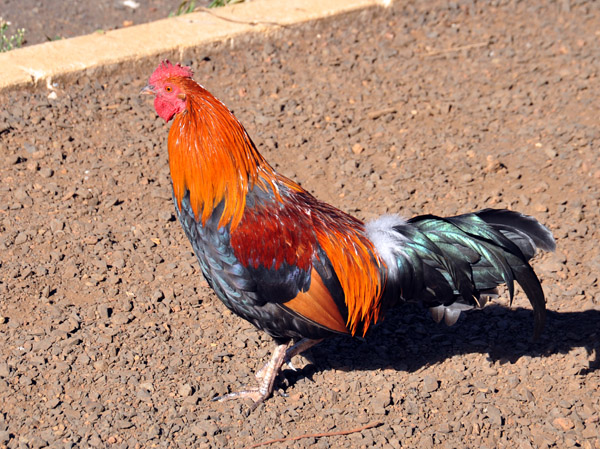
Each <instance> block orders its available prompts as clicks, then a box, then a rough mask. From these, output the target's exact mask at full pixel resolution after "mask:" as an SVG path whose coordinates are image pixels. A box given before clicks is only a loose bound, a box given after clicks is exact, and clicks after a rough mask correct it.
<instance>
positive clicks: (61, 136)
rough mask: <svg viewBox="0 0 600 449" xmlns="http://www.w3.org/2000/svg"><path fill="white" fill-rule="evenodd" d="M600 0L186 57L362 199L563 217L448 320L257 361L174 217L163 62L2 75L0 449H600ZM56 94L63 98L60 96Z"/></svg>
mask: <svg viewBox="0 0 600 449" xmlns="http://www.w3.org/2000/svg"><path fill="white" fill-rule="evenodd" d="M599 38H600V3H598V2H591V1H590V2H587V1H570V2H569V1H560V2H545V1H527V2H514V1H510V2H504V1H500V2H498V1H493V2H477V3H475V2H468V1H458V2H446V1H441V0H440V1H429V2H405V1H402V2H397V3H396V4H395V5H394V6H393V7H391V8H389V9H379V8H376V9H370V10H367V11H362V12H357V13H353V14H349V15H345V16H342V17H336V18H333V19H328V20H325V21H321V22H317V23H309V24H304V25H302V26H297V27H291V28H282V29H280V30H279V31H277V32H275V33H273V34H270V35H268V36H262V35H255V36H249V37H244V38H240V39H236V40H235V41H233V42H227V43H224V44H223V45H215V46H211V47H206V48H199V49H197V50H195V51H194V52H191V53H189V54H186V55H185V57H184V60H183V62H184V63H187V64H191V65H192V66H193V67H194V69H195V72H196V79H197V80H198V81H200V82H201V83H202V84H203V85H204V86H205V87H207V88H208V89H209V90H211V91H212V92H213V93H215V94H216V95H217V96H218V97H219V98H221V99H222V100H223V101H224V102H225V103H226V104H227V105H228V106H229V107H230V108H232V109H233V110H234V111H235V113H236V115H237V116H238V117H239V118H240V120H241V121H242V122H243V123H244V124H245V125H246V126H247V129H248V131H249V133H250V135H251V136H253V138H254V139H255V141H256V143H257V145H258V146H259V148H260V150H261V152H262V153H263V154H264V155H265V156H266V157H267V158H268V159H269V160H270V161H271V162H272V164H274V166H275V167H276V168H277V169H278V170H280V171H281V172H283V173H285V174H287V175H288V176H290V177H292V178H293V179H295V180H297V181H298V182H300V183H302V185H303V186H305V187H306V188H307V189H308V190H310V191H311V192H313V193H314V194H315V195H316V196H318V197H320V198H322V199H324V200H326V201H328V202H330V203H332V204H334V205H336V206H338V207H340V208H342V209H344V210H346V211H348V212H350V213H352V214H355V215H356V216H358V217H360V218H363V219H369V218H372V217H374V216H376V215H378V214H382V213H386V212H398V213H400V214H402V215H404V216H407V217H408V216H412V215H414V214H420V213H435V214H455V213H460V212H467V211H472V210H477V209H480V208H485V207H507V208H510V209H515V210H519V211H522V212H525V213H528V214H531V215H534V216H536V217H537V218H538V219H540V220H541V221H542V222H543V223H545V224H546V225H548V226H549V227H550V228H551V229H552V230H553V232H554V233H555V236H556V238H557V244H558V249H557V251H556V253H554V254H546V255H542V256H540V257H538V258H536V260H534V261H533V265H534V267H535V269H536V271H537V272H538V274H539V276H540V277H541V279H542V282H543V286H544V289H545V292H546V295H547V301H548V308H549V313H548V322H547V326H546V329H545V332H544V334H543V335H542V337H541V339H540V340H539V341H538V342H536V343H532V342H531V335H532V330H533V323H532V314H531V311H530V308H529V306H528V304H527V300H526V299H525V298H524V296H523V294H522V293H521V292H519V293H518V294H517V297H516V299H515V303H514V304H513V307H512V308H509V307H508V304H507V302H508V301H507V300H506V299H502V300H500V301H499V302H498V304H496V305H491V306H488V307H486V308H485V309H484V310H482V311H479V312H473V313H469V314H467V315H466V316H464V317H462V318H461V320H460V322H459V323H458V325H457V326H455V327H451V328H448V327H445V326H443V325H442V326H439V325H436V324H435V323H434V322H433V321H432V320H431V319H430V317H429V316H428V314H427V313H426V311H425V310H422V309H421V308H419V307H417V306H406V307H402V308H399V309H396V310H395V311H393V312H392V313H391V314H390V315H388V316H387V318H386V320H385V321H384V323H382V324H381V325H380V326H378V327H377V328H376V329H373V331H372V332H371V333H370V334H369V335H368V337H367V338H366V339H364V340H361V339H354V340H353V339H349V338H348V339H344V338H338V339H333V340H331V341H327V342H324V343H322V344H320V345H319V346H316V347H315V348H314V349H312V350H311V351H310V352H309V353H308V354H306V357H299V358H298V359H297V360H296V361H295V362H296V365H297V367H298V368H299V370H298V371H297V372H293V371H291V370H285V371H284V373H283V376H281V379H280V382H279V383H278V387H277V392H276V393H275V395H274V397H272V398H271V399H270V400H268V401H267V402H266V403H265V404H264V405H263V406H261V407H259V408H258V409H257V410H256V411H254V412H253V413H252V414H250V416H249V417H245V416H244V411H245V410H246V409H247V407H248V404H247V403H244V402H240V403H236V402H228V403H215V402H212V401H211V399H212V398H213V397H214V396H216V395H220V394H223V393H226V392H228V391H231V390H237V389H240V388H241V387H242V386H243V385H245V384H246V383H249V382H251V381H252V380H253V371H254V370H255V369H256V368H257V367H259V366H261V364H262V363H263V362H264V360H265V359H266V358H267V357H268V355H269V352H270V350H271V345H272V343H271V341H270V339H269V338H268V337H266V336H265V335H263V334H261V333H259V332H257V331H256V330H255V329H254V328H252V327H251V326H250V325H249V324H248V323H246V322H245V321H243V320H241V319H239V318H237V317H236V316H233V315H232V314H231V313H229V312H228V311H227V310H226V309H225V308H224V307H223V306H222V304H221V303H220V302H219V300H218V299H217V298H216V297H215V295H214V294H213V293H212V292H211V291H210V289H209V288H208V286H207V284H206V283H205V282H204V281H203V279H202V276H201V274H200V271H199V268H198V266H197V264H196V262H195V260H194V256H193V254H192V252H191V248H190V245H189V243H188V242H187V241H186V240H185V237H184V235H183V232H182V230H181V229H180V226H179V224H178V223H177V222H176V221H175V219H174V209H173V205H172V201H171V187H170V180H169V172H168V164H167V154H166V148H165V146H166V136H167V132H168V125H166V124H165V123H164V122H162V121H161V120H160V119H158V118H157V117H156V115H155V113H154V110H153V107H152V104H151V102H150V101H149V100H148V99H147V98H146V97H143V98H142V97H140V96H139V95H138V92H139V90H140V89H141V88H142V87H143V86H144V85H145V83H146V80H147V77H148V76H149V74H150V73H151V72H152V70H153V69H154V67H155V66H156V64H157V63H158V59H157V60H153V61H142V62H139V63H134V64H133V63H132V64H131V65H129V66H123V67H120V68H119V69H118V70H117V71H113V72H110V73H109V72H100V71H97V72H87V73H82V74H81V75H80V76H79V77H77V78H73V79H65V80H56V81H57V84H56V85H55V86H54V90H53V91H50V90H47V89H46V88H45V87H43V88H40V89H37V90H31V91H30V90H24V91H12V92H4V93H2V94H0V104H2V105H3V107H2V110H1V111H0V158H1V159H0V161H1V163H0V177H1V179H2V183H1V185H0V296H1V301H0V447H7V448H32V449H38V448H43V447H52V448H71V447H82V448H85V447H96V448H102V447H114V448H123V449H125V448H141V447H144V448H145V447H160V448H163V447H164V448H166V447H181V448H191V447H194V448H196V447H198V448H226V447H232V448H243V447H248V446H250V445H252V444H255V443H261V442H265V441H268V440H271V439H274V438H292V437H296V436H301V435H307V434H315V433H330V432H337V431H344V430H352V429H357V428H360V427H363V426H365V425H367V424H372V423H380V425H378V426H377V427H373V428H371V429H368V430H362V431H357V432H353V433H350V434H348V435H339V436H324V437H308V438H303V439H300V440H297V441H293V442H292V441H287V442H283V443H276V444H274V445H273V447H278V448H288V447H290V448H308V447H316V448H370V447H373V446H375V447H382V448H399V447H403V448H432V447H440V448H463V447H468V448H474V447H477V448H479V447H481V448H490V449H491V448H511V449H512V448H523V449H529V448H549V447H555V448H577V447H581V448H585V449H591V448H595V449H600V414H599V413H600V412H599V410H600V394H599V393H598V389H599V387H600V385H599V384H600V375H599V372H600V371H599V367H600V361H599V358H598V351H600V334H599V332H600V331H599V324H600V286H599V281H598V272H599V270H600V248H599V247H598V244H597V243H598V240H599V238H600V231H599V230H598V227H597V223H598V222H600V213H599V205H600V204H599V200H600V160H599V158H598V147H599V145H600V129H599V127H598V117H599V116H600V110H599V102H598V98H599V94H600V83H599V79H598V75H599V71H600V51H599V48H600V46H599V45H598V41H599ZM54 96H56V98H54Z"/></svg>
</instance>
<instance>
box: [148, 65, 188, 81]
mask: <svg viewBox="0 0 600 449" xmlns="http://www.w3.org/2000/svg"><path fill="white" fill-rule="evenodd" d="M193 75H194V72H192V69H190V68H189V67H184V66H182V65H181V64H175V65H173V64H171V63H170V62H169V60H168V59H165V60H164V61H163V62H161V63H160V64H159V65H158V67H157V68H156V70H155V71H154V73H153V74H152V75H151V76H150V80H149V83H150V84H151V85H152V84H155V83H156V82H157V81H164V80H166V79H168V78H173V77H176V76H178V77H181V78H191V77H192V76H193Z"/></svg>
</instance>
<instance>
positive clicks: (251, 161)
mask: <svg viewBox="0 0 600 449" xmlns="http://www.w3.org/2000/svg"><path fill="white" fill-rule="evenodd" d="M192 76H193V73H192V70H191V69H190V68H188V67H184V66H181V65H179V64H176V65H174V64H171V63H170V62H169V61H164V62H162V63H161V64H160V65H159V66H158V68H157V69H156V70H155V71H154V72H153V73H152V75H151V76H150V79H149V83H148V85H147V86H146V87H145V88H144V89H143V90H142V92H143V93H148V94H151V95H154V107H155V109H156V113H157V114H158V115H159V116H160V117H161V118H162V119H164V120H165V121H166V122H169V121H170V120H171V119H173V123H172V125H171V128H170V131H169V137H168V152H169V166H170V171H171V178H172V183H173V197H174V202H175V209H176V213H177V216H178V218H179V220H180V222H181V225H182V226H183V230H184V232H185V234H186V236H187V238H188V239H189V241H190V243H191V245H192V247H193V249H194V252H195V254H196V256H197V259H198V262H199V264H200V267H201V269H202V273H203V274H204V277H205V278H206V280H207V281H208V283H209V285H210V286H211V287H212V288H213V289H214V291H215V293H216V294H217V296H218V297H219V299H220V300H221V301H222V302H223V303H224V304H225V306H226V307H227V308H229V309H230V310H231V311H232V312H233V313H235V314H237V315H239V316H240V317H242V318H244V319H246V320H248V321H249V322H250V323H252V324H253V325H254V326H256V327H257V328H258V329H261V330H263V331H265V332H266V333H267V334H269V335H270V336H271V337H272V338H273V340H274V341H275V343H276V347H275V350H274V351H273V354H272V356H271V359H270V360H269V361H268V362H267V363H266V364H265V365H264V367H263V368H262V369H260V370H259V371H258V372H257V373H256V378H257V380H258V386H256V387H254V388H247V389H245V390H243V391H240V392H235V393H229V394H226V395H224V396H221V397H218V398H215V399H216V400H227V399H232V398H240V397H249V398H251V399H252V400H253V401H254V403H253V406H252V408H254V407H256V406H257V405H258V404H260V403H261V402H263V401H264V400H265V399H266V398H268V397H269V396H270V395H271V393H272V392H273V387H274V383H275V379H276V377H277V375H278V373H279V371H280V370H281V368H282V366H283V364H284V363H288V364H289V365H290V367H292V365H291V359H292V357H294V356H295V355H297V354H299V353H301V352H302V351H304V350H306V349H308V348H310V347H311V346H313V345H314V344H316V343H318V342H320V341H321V340H322V339H324V338H328V337H333V336H336V335H350V336H355V335H359V336H364V334H365V333H366V332H367V330H368V329H369V328H371V326H373V325H374V324H376V323H377V322H379V321H381V320H382V318H383V316H384V314H385V311H386V310H387V309H388V308H389V307H391V306H394V305H396V304H398V303H403V302H408V301H412V302H420V303H422V304H423V305H424V306H426V307H427V308H429V309H430V311H431V313H432V315H433V317H434V319H435V320H436V321H437V322H440V321H442V320H443V321H445V322H446V323H447V324H448V325H452V324H454V323H455V322H456V321H457V319H458V317H459V315H460V314H461V312H463V311H465V310H468V309H472V308H479V307H482V306H483V305H484V304H485V302H486V300H487V298H489V297H490V296H494V295H496V294H497V290H496V287H497V286H499V285H501V284H505V285H506V286H507V289H508V292H509V295H510V299H511V301H512V298H513V294H514V281H517V282H518V283H519V284H520V285H521V287H522V288H523V290H524V292H525V294H526V295H527V297H528V299H529V301H530V303H531V305H532V307H533V313H534V318H535V332H534V335H535V337H537V336H539V334H540V332H541V330H542V327H543V325H544V320H545V312H546V308H545V299H544V293H543V290H542V287H541V285H540V282H539V280H538V278H537V276H536V274H535V273H534V271H533V269H532V268H531V266H530V265H529V262H528V261H529V260H530V259H531V258H532V257H533V256H534V254H535V252H536V249H538V248H539V249H542V250H547V251H553V250H554V248H555V242H554V238H553V236H552V234H551V232H550V231H549V230H548V229H547V228H546V227H544V226H543V225H542V224H540V223H539V222H538V221H537V220H535V219H534V218H532V217H529V216H526V215H522V214H520V213H517V212H512V211H508V210H493V209H485V210H481V211H479V212H475V213H470V214H465V215H458V216H454V217H445V218H443V217H437V216H434V215H422V216H417V217H414V218H412V219H410V220H404V219H402V218H400V217H399V216H395V215H388V216H382V217H380V218H378V219H375V220H373V221H370V222H368V223H363V222H362V221H361V220H359V219H357V218H354V217H352V216H351V215H349V214H347V213H345V212H343V211H341V210H339V209H336V208H335V207H333V206H330V205H329V204H327V203H325V202H323V201H319V200H318V199H316V198H315V197H313V196H312V195H311V194H309V193H308V192H307V191H306V190H305V189H303V188H302V187H300V186H299V185H298V184H297V183H295V182H294V181H292V180H290V179H288V178H286V177H285V176H283V175H281V174H279V173H277V172H276V171H275V170H274V169H273V167H271V166H270V165H269V164H268V162H267V161H266V160H265V159H264V158H263V157H262V156H261V155H260V153H259V152H258V150H257V149H256V146H255V145H254V143H253V142H252V140H251V139H250V136H249V135H248V133H247V132H246V130H245V129H244V127H243V126H242V124H241V123H240V122H239V121H238V120H237V119H236V117H235V116H234V115H233V113H232V112H231V111H230V110H229V109H228V108H227V107H226V106H225V105H224V104H223V103H221V102H220V101H219V100H218V99H217V98H215V97H214V96H213V95H212V94H211V93H210V92H208V91H207V90H206V89H205V88H204V87H202V86H201V85H199V84H197V83H196V82H195V81H194V80H193V79H192Z"/></svg>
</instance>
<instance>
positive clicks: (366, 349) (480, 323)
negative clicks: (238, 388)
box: [285, 305, 600, 384]
mask: <svg viewBox="0 0 600 449" xmlns="http://www.w3.org/2000/svg"><path fill="white" fill-rule="evenodd" d="M532 335H533V312H532V311H531V310H530V309H525V308H507V307H503V306H500V305H490V306H487V307H486V308H484V309H483V310H479V311H473V312H469V313H466V314H465V313H463V316H461V318H460V320H459V322H458V323H457V324H456V325H455V326H452V327H448V326H445V325H438V324H436V323H435V322H434V321H433V320H432V319H431V318H430V317H429V316H428V314H427V313H424V309H423V308H421V307H419V306H417V305H405V306H403V307H399V308H396V309H394V310H391V311H390V312H388V313H387V316H386V319H385V320H384V321H383V322H382V323H381V324H379V325H378V326H377V327H376V328H375V329H373V330H372V331H371V332H370V333H369V334H368V335H367V337H366V338H365V339H356V338H354V339H351V338H344V337H340V338H333V339H329V340H325V341H323V342H322V343H320V344H319V345H317V346H315V347H313V348H312V349H310V350H309V351H307V353H305V354H304V355H305V357H306V358H307V359H308V360H309V361H310V362H311V363H309V364H308V365H306V366H305V367H304V368H303V369H302V370H300V371H297V372H296V373H294V372H292V371H289V370H286V371H285V373H286V377H287V378H288V381H289V382H290V383H291V384H293V383H295V382H296V381H297V380H298V379H300V378H303V377H306V378H311V377H312V375H313V374H314V373H316V372H320V371H328V370H331V369H336V370H341V371H351V370H377V369H390V368H391V369H395V370H397V371H405V372H414V371H417V370H419V369H421V368H423V367H425V366H429V365H435V364H437V363H441V362H443V361H444V360H446V359H448V358H451V357H454V356H457V355H463V354H471V353H481V354H486V355H487V358H488V360H490V361H491V362H494V363H495V362H499V363H500V364H504V363H515V362H516V361H517V360H519V359H520V358H521V357H524V356H529V357H548V356H550V355H552V354H559V353H560V354H567V353H569V352H570V351H571V350H573V349H576V348H583V349H584V350H582V351H581V354H576V355H575V356H574V357H573V359H572V360H571V361H569V363H568V364H567V366H568V370H569V371H570V373H571V374H581V375H585V374H587V373H590V372H593V371H595V370H597V369H599V368H600V310H585V311H582V312H555V311H551V310H549V311H548V312H547V318H546V326H545V328H544V331H543V333H542V335H541V337H540V338H539V339H538V340H537V341H535V342H534V341H533V340H532Z"/></svg>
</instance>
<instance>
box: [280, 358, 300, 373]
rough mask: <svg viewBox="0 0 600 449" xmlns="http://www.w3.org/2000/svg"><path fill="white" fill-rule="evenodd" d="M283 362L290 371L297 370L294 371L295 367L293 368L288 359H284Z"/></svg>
mask: <svg viewBox="0 0 600 449" xmlns="http://www.w3.org/2000/svg"><path fill="white" fill-rule="evenodd" d="M283 362H284V363H285V364H286V365H287V366H288V367H289V369H291V370H292V371H298V370H297V369H296V367H295V366H294V365H293V364H292V361H291V360H290V359H287V358H286V359H285V360H284V361H283Z"/></svg>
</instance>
